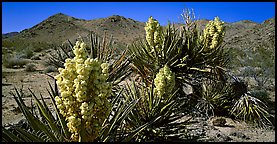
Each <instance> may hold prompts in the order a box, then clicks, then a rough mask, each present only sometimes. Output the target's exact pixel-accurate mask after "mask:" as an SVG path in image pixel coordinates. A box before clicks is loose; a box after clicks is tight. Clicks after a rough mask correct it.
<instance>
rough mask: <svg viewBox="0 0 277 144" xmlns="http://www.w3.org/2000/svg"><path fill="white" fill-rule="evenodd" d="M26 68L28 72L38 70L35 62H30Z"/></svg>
mask: <svg viewBox="0 0 277 144" xmlns="http://www.w3.org/2000/svg"><path fill="white" fill-rule="evenodd" d="M24 70H25V71H27V72H34V71H36V65H35V64H33V63H28V64H27V65H26V67H25V69H24Z"/></svg>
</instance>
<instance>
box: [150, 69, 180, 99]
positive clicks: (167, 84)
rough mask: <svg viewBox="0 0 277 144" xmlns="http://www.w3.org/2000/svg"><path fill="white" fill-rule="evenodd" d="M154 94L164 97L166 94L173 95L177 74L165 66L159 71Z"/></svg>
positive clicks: (155, 80)
mask: <svg viewBox="0 0 277 144" xmlns="http://www.w3.org/2000/svg"><path fill="white" fill-rule="evenodd" d="M154 84H155V88H154V92H155V93H156V94H157V95H158V96H159V97H163V96H165V94H168V93H171V91H172V90H173V89H174V86H175V74H174V73H173V72H172V71H171V70H170V68H169V67H168V66H167V65H165V66H164V67H163V68H161V69H160V70H159V73H158V74H157V75H156V78H155V79H154Z"/></svg>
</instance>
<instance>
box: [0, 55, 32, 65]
mask: <svg viewBox="0 0 277 144" xmlns="http://www.w3.org/2000/svg"><path fill="white" fill-rule="evenodd" d="M28 62H29V61H28V60H26V59H23V58H21V57H20V56H19V55H9V56H6V57H4V59H3V65H4V66H5V67H6V68H23V67H24V66H25V65H26V64H27V63H28Z"/></svg>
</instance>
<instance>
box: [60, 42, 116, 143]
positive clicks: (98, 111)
mask: <svg viewBox="0 0 277 144" xmlns="http://www.w3.org/2000/svg"><path fill="white" fill-rule="evenodd" d="M73 52H74V54H75V57H74V58H73V59H66V60H65V64H64V66H65V68H64V69H63V68H59V74H58V75H57V76H55V79H56V80H57V85H58V88H59V90H60V93H61V98H60V97H58V96H57V97H55V101H56V104H57V107H58V109H59V111H60V113H61V114H62V115H63V116H64V117H65V118H66V120H67V126H68V128H69V131H70V132H71V134H72V135H71V138H72V140H74V141H76V140H78V137H79V132H80V128H81V126H80V125H81V121H84V124H86V126H85V128H86V131H87V132H88V136H89V137H90V139H91V140H94V138H96V137H97V135H98V134H99V132H100V130H101V127H95V125H97V126H99V125H101V124H102V123H103V121H104V120H105V118H107V116H108V114H109V112H108V111H107V109H109V108H110V107H111V104H110V103H109V102H108V100H107V97H108V96H109V95H110V93H111V84H109V83H107V82H106V80H107V78H108V70H109V65H108V63H103V62H100V61H98V59H97V58H96V59H91V58H87V55H88V54H87V51H86V45H85V44H84V43H81V42H79V41H77V42H76V44H75V46H74V50H73ZM102 110H104V111H102ZM95 119H97V121H96V120H95ZM88 123H90V125H87V124H88Z"/></svg>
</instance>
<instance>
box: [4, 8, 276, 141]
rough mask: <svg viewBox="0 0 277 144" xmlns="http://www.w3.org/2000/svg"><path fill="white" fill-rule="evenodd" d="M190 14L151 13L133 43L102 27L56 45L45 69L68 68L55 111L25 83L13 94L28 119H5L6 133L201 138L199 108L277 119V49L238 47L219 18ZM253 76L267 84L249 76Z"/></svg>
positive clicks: (57, 85) (258, 121) (60, 79)
mask: <svg viewBox="0 0 277 144" xmlns="http://www.w3.org/2000/svg"><path fill="white" fill-rule="evenodd" d="M182 17H183V18H184V23H183V24H182V25H181V27H180V28H176V26H175V25H173V24H170V23H169V24H168V25H167V26H166V27H162V26H161V25H160V24H159V22H158V20H156V19H155V18H153V17H152V16H150V17H149V19H148V21H147V22H146V25H145V27H144V30H145V37H143V38H141V39H139V40H137V41H135V42H133V43H132V44H131V45H129V46H128V47H127V48H125V46H123V45H122V46H120V45H115V44H114V43H113V41H112V38H110V37H108V36H106V35H105V36H103V37H100V36H98V35H97V34H95V33H93V32H91V33H90V35H88V37H81V38H78V39H77V40H76V41H70V40H68V41H67V44H63V45H61V46H58V47H56V48H55V49H54V50H53V51H54V52H55V53H52V54H51V55H50V57H49V59H48V61H46V64H47V65H48V67H47V69H45V70H44V73H46V74H47V73H49V72H54V71H57V70H58V74H57V75H55V76H51V75H49V74H47V75H48V76H50V77H51V78H52V81H49V82H48V83H49V88H48V89H47V92H48V97H49V99H50V100H51V104H52V106H53V110H50V107H49V105H48V104H46V99H45V98H44V97H43V96H42V95H41V94H36V93H34V92H33V91H32V90H31V89H29V92H28V93H30V95H31V96H32V99H33V100H34V105H33V104H32V106H31V107H28V106H27V105H26V103H25V102H24V100H23V97H24V95H25V94H24V93H23V92H22V91H20V90H19V89H17V88H15V90H14V91H13V92H12V95H13V98H14V99H15V101H16V103H17V105H18V109H19V110H20V111H21V112H22V113H23V115H24V117H25V118H26V120H27V123H26V125H24V126H16V125H11V126H9V127H3V126H2V141H17V142H22V141H41V142H45V141H47V142H76V141H79V142H118V141H120V142H152V141H158V142H164V141H200V140H197V139H198V138H197V137H193V136H191V135H190V129H189V125H190V120H192V119H194V118H196V117H201V118H204V119H205V120H207V119H209V118H212V117H228V118H231V119H234V120H240V121H244V122H247V123H249V124H251V125H253V126H256V127H262V128H265V127H269V126H272V125H273V124H272V121H271V120H270V119H272V118H273V117H274V116H273V115H272V114H270V113H269V109H268V104H269V102H268V101H265V99H266V98H265V97H267V96H268V93H267V91H263V90H265V89H267V90H270V89H271V88H272V85H275V83H273V81H274V79H275V74H274V72H275V67H274V64H273V65H272V63H274V60H275V56H274V53H275V51H274V50H273V51H272V50H271V49H266V48H264V47H266V45H263V46H260V47H258V48H257V49H255V51H254V52H252V51H249V50H248V49H241V50H236V49H232V48H228V47H226V44H225V43H224V37H225V32H226V26H225V23H224V22H223V21H221V20H220V18H219V17H215V18H214V20H211V21H209V22H208V23H207V25H206V26H205V27H204V29H203V30H202V29H201V28H200V27H199V25H198V24H197V23H196V22H195V17H194V13H193V11H191V10H189V9H187V10H186V11H184V13H183V14H182ZM110 20H111V22H116V21H117V19H115V18H112V19H110ZM120 26H121V27H123V28H124V26H122V25H120ZM10 45H12V44H10V43H8V42H7V43H6V44H5V46H10ZM274 45H275V43H274ZM29 48H30V49H34V47H31V46H29ZM2 51H3V49H2ZM38 51H41V50H38ZM6 53H7V54H8V52H6ZM238 54H239V55H238ZM26 55H28V56H27V57H26V58H31V57H32V56H34V54H29V52H28V51H26ZM256 58H258V59H259V60H261V61H256V60H255V61H254V60H253V59H256ZM10 59H11V58H6V59H5V60H4V61H3V62H2V63H4V65H5V66H6V67H11V68H12V67H16V66H19V67H23V66H24V65H26V66H25V70H26V71H28V72H30V71H35V70H36V69H35V68H34V67H35V66H34V65H33V64H32V63H30V64H27V63H24V64H17V63H18V62H17V63H16V64H13V62H11V60H10ZM9 60H10V61H9ZM272 60H273V61H272ZM19 61H20V60H19ZM21 61H22V60H21ZM249 65H251V66H252V67H249ZM241 69H244V70H241ZM246 77H250V78H254V79H255V80H256V81H257V85H252V84H251V83H250V82H246V81H244V80H245V78H246ZM267 99H268V97H267ZM218 120H219V121H220V122H218V123H219V124H215V125H221V126H225V123H226V121H225V119H224V118H220V119H218ZM214 123H217V122H215V121H214Z"/></svg>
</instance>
